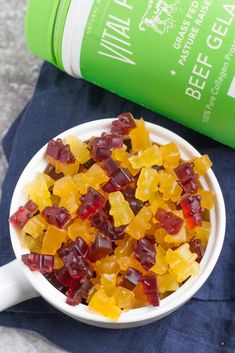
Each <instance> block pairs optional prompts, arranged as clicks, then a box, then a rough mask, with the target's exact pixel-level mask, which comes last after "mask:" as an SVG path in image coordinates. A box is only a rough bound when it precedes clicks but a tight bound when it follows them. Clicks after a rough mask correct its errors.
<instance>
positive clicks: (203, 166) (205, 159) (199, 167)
mask: <svg viewBox="0 0 235 353" xmlns="http://www.w3.org/2000/svg"><path fill="white" fill-rule="evenodd" d="M193 163H194V170H195V173H197V174H198V175H200V176H202V175H205V174H206V172H207V171H208V169H209V168H211V167H212V162H211V160H210V158H209V156H208V155H207V154H204V155H203V156H201V157H198V158H195V159H193Z"/></svg>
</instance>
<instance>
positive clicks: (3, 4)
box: [0, 0, 61, 353]
mask: <svg viewBox="0 0 235 353" xmlns="http://www.w3.org/2000/svg"><path fill="white" fill-rule="evenodd" d="M25 7H26V0H17V1H16V0H0V9H1V10H0V139H2V137H3V135H4V134H5V132H6V131H7V129H8V127H9V126H10V125H11V123H12V122H13V120H14V118H15V117H16V116H17V115H18V114H19V112H20V111H21V110H22V109H23V107H24V106H25V104H26V102H27V101H28V99H29V98H30V97H31V95H32V92H33V89H34V85H35V81H36V78H37V75H38V71H39V67H40V64H41V62H40V60H37V59H35V58H33V57H32V56H31V55H30V54H29V53H28V51H27V49H26V47H25V42H24V34H23V29H24V12H25ZM6 166H7V165H6V162H5V159H4V156H3V154H2V150H0V184H1V182H2V179H3V177H4V174H5V170H6ZM12 324H13V323H12ZM28 352H30V353H38V352H40V353H44V352H45V353H46V352H50V353H56V352H61V351H60V350H58V349H56V348H54V347H53V346H51V345H50V346H49V345H48V343H47V342H46V341H45V340H44V339H42V338H41V337H39V336H38V335H36V334H33V333H30V332H26V331H20V330H15V329H5V328H2V327H0V353H28Z"/></svg>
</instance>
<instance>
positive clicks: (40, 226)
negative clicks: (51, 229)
mask: <svg viewBox="0 0 235 353" xmlns="http://www.w3.org/2000/svg"><path fill="white" fill-rule="evenodd" d="M46 228H47V223H46V222H45V221H44V219H43V218H42V217H41V216H40V215H36V216H34V217H32V218H30V219H29V221H28V222H27V223H26V224H25V226H24V228H23V229H22V230H23V232H24V233H27V234H30V235H31V236H32V237H33V238H35V239H36V238H38V237H39V236H40V235H42V234H43V232H44V230H45V229H46Z"/></svg>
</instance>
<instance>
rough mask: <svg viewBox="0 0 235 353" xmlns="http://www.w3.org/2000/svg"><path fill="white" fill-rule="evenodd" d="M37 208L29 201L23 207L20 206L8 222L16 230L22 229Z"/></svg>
mask: <svg viewBox="0 0 235 353" xmlns="http://www.w3.org/2000/svg"><path fill="white" fill-rule="evenodd" d="M37 210H38V206H37V205H36V204H35V203H34V202H32V201H31V200H30V201H28V202H26V204H25V205H24V206H20V207H19V208H18V210H17V211H16V212H15V213H13V215H12V216H11V217H10V219H9V220H10V222H11V223H12V224H13V225H14V226H15V227H17V228H18V229H22V228H24V226H25V225H26V223H27V222H28V221H29V220H30V219H31V218H32V217H33V215H34V214H35V213H36V212H37Z"/></svg>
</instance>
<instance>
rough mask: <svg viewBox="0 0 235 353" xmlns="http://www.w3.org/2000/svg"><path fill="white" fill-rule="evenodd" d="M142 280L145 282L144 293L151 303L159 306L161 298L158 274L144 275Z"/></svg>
mask: <svg viewBox="0 0 235 353" xmlns="http://www.w3.org/2000/svg"><path fill="white" fill-rule="evenodd" d="M141 282H142V284H143V291H144V294H145V295H146V296H147V297H148V300H149V304H151V305H153V306H159V304H160V298H159V293H158V287H157V279H156V276H142V278H141Z"/></svg>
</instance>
